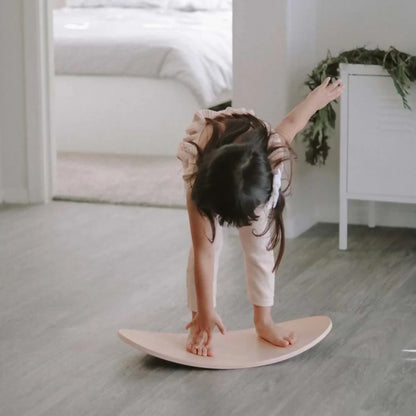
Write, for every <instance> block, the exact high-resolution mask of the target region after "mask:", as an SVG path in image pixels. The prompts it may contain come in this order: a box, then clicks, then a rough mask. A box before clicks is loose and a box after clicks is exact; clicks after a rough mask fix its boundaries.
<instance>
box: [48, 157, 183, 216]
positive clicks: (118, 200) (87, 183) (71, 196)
mask: <svg viewBox="0 0 416 416" xmlns="http://www.w3.org/2000/svg"><path fill="white" fill-rule="evenodd" d="M53 199H54V200H66V201H79V202H98V203H112V204H126V205H140V206H155V207H170V208H185V188H184V184H183V179H182V166H181V162H180V161H179V160H178V159H176V157H175V156H138V155H108V154H96V153H76V152H58V154H57V161H56V181H55V192H54V197H53Z"/></svg>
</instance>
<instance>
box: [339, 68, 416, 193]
mask: <svg viewBox="0 0 416 416" xmlns="http://www.w3.org/2000/svg"><path fill="white" fill-rule="evenodd" d="M413 84H414V83H413ZM408 103H409V105H410V107H411V108H412V110H407V109H404V108H403V105H402V101H401V97H400V96H399V95H398V93H397V92H396V89H395V88H394V85H393V81H392V79H391V78H390V77H389V76H374V75H350V76H349V82H348V151H347V154H348V160H347V192H348V193H354V194H365V195H367V196H371V195H374V196H378V197H383V196H390V197H394V196H396V197H415V196H416V88H415V85H412V88H411V93H410V95H409V97H408ZM386 199H387V200H388V199H391V198H386Z"/></svg>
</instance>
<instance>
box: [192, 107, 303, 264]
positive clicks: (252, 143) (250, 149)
mask: <svg viewBox="0 0 416 416" xmlns="http://www.w3.org/2000/svg"><path fill="white" fill-rule="evenodd" d="M205 120H206V123H207V125H211V126H212V135H211V137H210V139H209V141H208V142H207V144H206V146H205V148H204V149H201V148H200V147H199V146H198V145H197V144H196V143H194V142H191V143H193V144H194V145H195V146H196V148H197V150H198V159H197V172H196V173H195V175H194V178H193V179H194V180H193V186H192V190H191V198H192V200H193V201H194V203H195V205H196V207H197V209H198V211H199V212H200V214H201V215H204V216H206V217H207V218H208V220H209V222H210V224H211V229H212V239H210V241H211V242H213V241H214V239H215V218H218V222H219V224H220V225H223V224H224V223H225V224H227V225H234V226H236V227H242V226H246V225H250V224H252V222H253V221H256V220H257V219H258V215H256V214H255V212H254V211H255V209H256V208H257V207H258V206H259V205H261V204H264V203H266V202H267V201H268V200H269V198H270V196H271V193H272V188H273V171H274V170H275V169H276V168H277V167H278V166H279V165H280V164H282V163H283V162H284V161H286V160H289V161H290V171H289V179H288V182H287V185H286V187H285V189H283V190H282V189H281V190H280V193H279V198H278V202H277V205H276V207H275V208H273V209H271V210H270V214H269V218H268V222H267V226H266V228H265V230H264V231H263V232H261V233H260V234H254V231H253V234H254V235H256V236H261V235H264V234H266V233H267V232H268V231H269V229H270V228H271V226H272V224H274V227H273V231H272V233H271V238H270V241H269V243H268V245H267V250H273V249H274V248H275V247H276V245H277V244H279V243H280V244H279V251H278V255H277V259H276V262H275V265H274V267H273V272H274V271H275V270H277V268H278V267H279V264H280V262H281V259H282V256H283V253H284V249H285V228H284V224H283V209H284V207H285V198H284V194H285V192H286V191H287V189H288V188H289V186H290V183H291V179H292V178H291V177H292V163H293V159H294V158H296V154H295V152H294V151H293V149H292V148H291V147H290V145H289V144H281V145H277V146H274V147H271V146H270V145H269V138H270V136H271V134H272V132H271V130H270V128H269V126H268V124H266V123H265V122H264V121H263V120H260V119H258V118H257V117H255V116H253V115H252V114H250V113H244V114H221V115H219V116H217V117H215V118H213V119H210V118H206V119H205ZM275 151H278V154H279V157H278V158H273V162H272V163H273V165H272V164H271V162H270V159H269V156H270V155H271V153H273V152H275ZM280 155H281V156H280Z"/></svg>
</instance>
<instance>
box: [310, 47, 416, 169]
mask: <svg viewBox="0 0 416 416" xmlns="http://www.w3.org/2000/svg"><path fill="white" fill-rule="evenodd" d="M341 63H346V64H364V65H381V66H382V67H383V68H384V69H385V70H386V71H387V72H388V73H389V75H390V76H391V78H392V80H393V84H394V86H395V88H396V91H397V92H398V94H399V95H400V96H401V98H402V102H403V107H404V108H407V109H409V110H410V109H411V108H410V106H409V104H408V102H407V95H408V94H409V88H410V84H411V82H413V81H415V80H416V56H411V55H408V54H407V53H404V52H401V51H399V50H397V49H396V48H394V47H393V46H390V48H389V49H388V50H387V51H384V50H381V49H378V48H377V49H372V50H369V49H366V48H365V47H360V48H356V49H352V50H348V51H345V52H342V53H340V54H339V55H338V56H335V57H334V56H332V55H331V53H330V51H328V53H327V57H326V58H325V59H323V60H322V61H321V62H319V63H318V65H317V66H316V67H315V68H314V69H313V70H312V72H311V73H310V74H308V77H307V80H306V82H305V85H307V86H308V87H309V89H310V90H313V89H315V88H316V87H317V86H319V85H320V84H321V83H322V82H323V80H324V79H325V78H326V77H328V76H329V77H331V78H337V77H339V64H341ZM335 102H337V101H335ZM335 118H336V116H335V111H334V108H333V103H329V104H328V105H327V106H325V107H324V108H322V109H321V110H319V111H317V112H316V113H315V114H314V115H313V116H312V118H311V119H310V123H309V125H308V126H307V128H306V129H305V130H304V132H303V141H304V142H305V143H306V152H305V157H306V162H307V163H309V164H311V165H324V164H325V161H326V159H327V157H328V152H329V149H330V147H329V145H328V139H329V135H330V133H331V132H332V131H333V130H334V128H335Z"/></svg>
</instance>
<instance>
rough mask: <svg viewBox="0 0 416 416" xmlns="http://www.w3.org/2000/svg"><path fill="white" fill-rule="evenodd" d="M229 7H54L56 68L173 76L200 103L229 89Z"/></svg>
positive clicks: (89, 72) (72, 71)
mask: <svg viewBox="0 0 416 416" xmlns="http://www.w3.org/2000/svg"><path fill="white" fill-rule="evenodd" d="M231 19H232V17H231V11H228V10H226V11H206V12H201V11H198V12H183V11H177V10H168V11H166V12H164V11H162V10H160V9H157V10H152V9H129V8H79V9H78V8H63V9H57V10H54V45H55V73H56V74H57V75H63V74H65V75H115V76H137V77H150V78H173V79H176V80H178V81H180V82H182V83H184V84H185V85H187V86H188V87H189V88H190V89H191V91H193V93H194V94H195V96H196V97H197V100H198V102H199V104H200V106H201V107H206V106H207V105H208V103H211V102H213V101H215V99H216V97H217V96H218V95H219V94H221V93H222V92H223V91H225V90H231V89H232V29H231Z"/></svg>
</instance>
